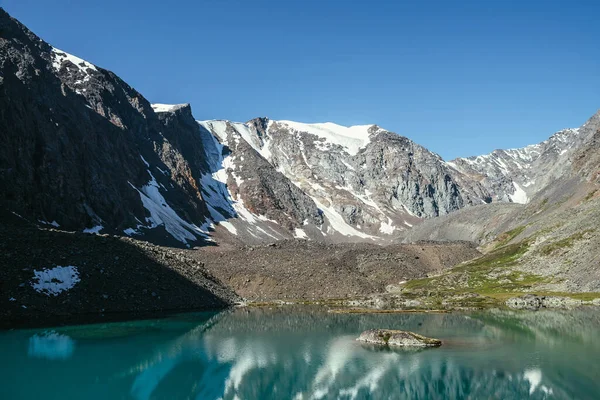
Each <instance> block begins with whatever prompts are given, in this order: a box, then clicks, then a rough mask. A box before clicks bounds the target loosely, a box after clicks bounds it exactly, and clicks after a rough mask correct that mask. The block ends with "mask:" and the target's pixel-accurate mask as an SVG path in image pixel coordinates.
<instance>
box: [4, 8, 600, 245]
mask: <svg viewBox="0 0 600 400" xmlns="http://www.w3.org/2000/svg"><path fill="white" fill-rule="evenodd" d="M0 32H2V38H1V39H0V74H1V75H0V91H1V93H2V96H1V97H0V135H1V139H2V143H3V146H2V147H1V148H0V187H2V191H1V194H0V202H1V203H2V207H3V208H4V209H6V210H8V211H10V212H13V213H14V214H16V215H18V216H20V217H21V218H24V219H26V220H28V221H33V222H37V223H39V224H47V225H49V226H54V227H57V228H61V229H65V230H77V231H84V232H90V233H111V234H118V235H128V236H133V237H136V238H141V239H145V240H149V241H152V242H156V243H161V244H168V245H174V246H188V247H189V246H194V245H202V244H207V243H209V242H233V243H255V242H265V241H274V240H279V239H291V238H294V237H295V238H306V239H312V240H323V241H330V242H343V241H373V242H376V243H387V242H393V241H398V240H402V239H403V238H405V237H406V236H407V234H408V232H409V231H410V230H411V228H412V227H413V226H415V225H417V224H420V223H421V222H422V221H423V220H425V219H431V218H434V217H438V216H444V215H447V214H450V213H453V212H455V211H457V210H460V209H463V208H468V207H471V206H476V205H480V204H485V203H498V202H500V203H501V202H505V203H520V204H527V203H529V202H531V201H532V200H534V199H537V198H539V196H540V193H545V192H547V191H548V190H549V189H548V188H549V187H551V186H552V185H555V184H556V182H557V180H561V179H563V178H564V177H566V176H568V177H573V176H579V177H580V179H581V180H589V179H597V176H596V177H595V178H594V177H593V174H594V173H597V165H598V164H593V163H592V164H590V163H589V162H588V161H589V159H590V157H591V156H583V157H584V159H578V158H577V157H579V156H581V154H587V153H586V151H587V152H588V153H591V154H592V155H593V154H595V153H594V152H593V151H592V150H590V149H593V148H594V147H593V146H597V129H598V126H599V124H598V120H599V119H600V117H599V116H598V115H595V116H594V117H593V118H592V119H591V120H590V121H589V122H588V123H586V124H585V125H584V126H583V127H581V128H578V129H566V130H562V131H559V132H557V133H555V134H554V135H552V136H551V137H550V138H549V139H548V140H546V141H544V142H542V143H540V144H535V145H531V146H527V147H524V148H521V149H511V150H496V151H494V152H492V153H491V154H487V155H483V156H477V157H469V158H459V159H455V160H452V161H448V162H446V161H444V160H443V159H442V158H441V157H440V156H438V155H437V154H435V153H433V152H431V151H429V150H427V149H426V148H424V147H422V146H420V145H418V144H416V143H415V142H413V141H411V140H410V139H408V138H406V137H403V136H400V135H397V134H395V133H393V132H389V131H387V130H386V129H384V128H382V127H379V126H377V125H364V126H353V127H344V126H340V125H337V124H334V123H329V122H328V123H314V124H305V123H299V122H293V121H276V120H271V119H268V118H256V119H254V120H251V121H248V122H246V123H237V122H231V121H225V120H211V121H196V120H195V119H194V117H193V114H192V110H191V108H190V106H189V104H181V105H165V104H150V103H149V102H148V101H147V100H146V99H145V98H144V97H143V96H142V95H141V94H140V93H138V92H137V91H136V90H135V89H133V88H132V87H130V86H129V85H128V84H127V83H125V82H124V81H123V80H121V79H120V78H119V77H118V76H116V75H115V74H114V73H112V72H110V71H108V70H105V69H103V68H100V67H98V66H95V65H93V64H91V63H89V62H87V61H84V60H82V59H80V58H78V57H76V56H73V55H70V54H68V53H66V52H64V51H61V50H58V49H57V48H54V47H52V46H50V45H49V44H47V43H46V42H44V41H43V40H41V39H40V38H38V37H37V36H36V35H34V34H33V33H32V32H30V31H29V30H28V29H27V28H26V27H24V26H23V25H22V24H20V23H19V22H18V21H16V20H15V19H13V18H11V17H10V16H9V15H8V14H7V13H6V12H4V11H3V10H0ZM586 160H587V161H586ZM574 166H578V168H579V170H575V169H574V168H575V167H574ZM581 171H585V173H581V174H579V175H578V173H579V172H581Z"/></svg>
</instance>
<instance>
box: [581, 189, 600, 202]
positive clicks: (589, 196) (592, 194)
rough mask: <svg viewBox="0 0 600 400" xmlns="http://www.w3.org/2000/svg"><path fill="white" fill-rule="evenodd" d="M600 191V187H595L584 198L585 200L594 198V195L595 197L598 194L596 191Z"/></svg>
mask: <svg viewBox="0 0 600 400" xmlns="http://www.w3.org/2000/svg"><path fill="white" fill-rule="evenodd" d="M597 191H598V189H594V190H592V191H591V192H589V193H588V194H587V195H586V196H585V197H584V198H583V201H584V202H585V201H589V200H591V199H592V197H594V195H595V194H596V192H597Z"/></svg>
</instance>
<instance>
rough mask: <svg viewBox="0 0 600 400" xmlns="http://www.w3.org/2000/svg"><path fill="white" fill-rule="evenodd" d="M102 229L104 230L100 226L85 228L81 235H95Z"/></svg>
mask: <svg viewBox="0 0 600 400" xmlns="http://www.w3.org/2000/svg"><path fill="white" fill-rule="evenodd" d="M102 229H104V227H103V226H102V225H96V226H94V227H92V228H85V229H84V230H83V233H94V234H96V235H97V234H98V233H100V231H101V230H102Z"/></svg>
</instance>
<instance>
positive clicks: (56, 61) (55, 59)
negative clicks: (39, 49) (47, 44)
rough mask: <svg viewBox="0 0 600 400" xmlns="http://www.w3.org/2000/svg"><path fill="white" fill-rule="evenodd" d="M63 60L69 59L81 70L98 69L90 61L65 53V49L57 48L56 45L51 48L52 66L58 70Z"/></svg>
mask: <svg viewBox="0 0 600 400" xmlns="http://www.w3.org/2000/svg"><path fill="white" fill-rule="evenodd" d="M65 61H70V62H71V63H73V64H74V65H75V66H76V67H78V68H79V69H80V70H82V71H84V72H85V71H86V70H87V69H91V70H94V71H97V70H98V69H97V68H96V66H95V65H94V64H92V63H89V62H87V61H85V60H84V59H82V58H79V57H77V56H74V55H72V54H69V53H67V52H66V51H62V50H60V49H57V48H56V47H53V48H52V67H53V68H54V69H55V70H56V71H59V70H60V69H61V68H62V65H63V63H64V62H65Z"/></svg>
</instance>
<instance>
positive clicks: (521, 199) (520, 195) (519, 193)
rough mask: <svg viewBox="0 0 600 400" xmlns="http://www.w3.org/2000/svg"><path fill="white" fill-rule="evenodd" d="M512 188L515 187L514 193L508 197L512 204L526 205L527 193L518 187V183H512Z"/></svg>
mask: <svg viewBox="0 0 600 400" xmlns="http://www.w3.org/2000/svg"><path fill="white" fill-rule="evenodd" d="M513 186H514V187H515V192H514V193H513V194H511V195H510V196H509V197H510V199H511V200H512V202H513V203H519V204H527V202H528V201H529V199H528V198H527V193H525V191H524V190H523V188H521V186H519V184H518V183H516V182H513Z"/></svg>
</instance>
